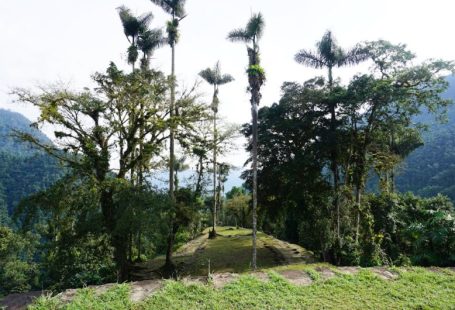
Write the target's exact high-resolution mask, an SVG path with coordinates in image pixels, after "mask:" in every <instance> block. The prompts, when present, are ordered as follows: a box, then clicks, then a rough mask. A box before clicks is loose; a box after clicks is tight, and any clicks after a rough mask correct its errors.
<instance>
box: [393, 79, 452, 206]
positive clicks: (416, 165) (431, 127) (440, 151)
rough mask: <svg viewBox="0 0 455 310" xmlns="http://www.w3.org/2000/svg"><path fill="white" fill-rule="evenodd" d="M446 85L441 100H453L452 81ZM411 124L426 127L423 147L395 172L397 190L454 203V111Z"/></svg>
mask: <svg viewBox="0 0 455 310" xmlns="http://www.w3.org/2000/svg"><path fill="white" fill-rule="evenodd" d="M447 81H448V82H449V84H450V86H449V89H448V90H447V92H446V93H445V94H444V95H443V96H444V97H447V98H450V99H452V100H454V99H455V78H454V77H449V78H448V79H447ZM425 112H426V111H425ZM415 120H416V122H420V123H422V124H425V125H426V126H427V127H428V128H427V130H426V131H425V132H424V133H423V135H422V136H423V143H424V144H423V146H421V147H419V148H417V149H416V150H415V151H414V152H412V153H411V154H410V155H409V156H408V157H407V158H406V159H405V160H404V162H403V164H402V165H401V167H399V168H398V169H397V178H396V186H397V189H398V190H399V191H401V192H407V191H411V192H413V193H415V194H416V195H419V196H423V197H431V196H435V195H437V194H438V193H441V194H443V195H446V196H448V197H449V198H450V199H451V200H452V201H455V184H454V180H455V135H454V134H455V107H453V106H452V107H450V108H449V109H448V113H447V119H443V120H438V119H435V117H434V116H433V115H431V114H430V113H428V112H426V113H423V114H421V115H419V116H417V117H416V118H415Z"/></svg>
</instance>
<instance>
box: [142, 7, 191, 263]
mask: <svg viewBox="0 0 455 310" xmlns="http://www.w3.org/2000/svg"><path fill="white" fill-rule="evenodd" d="M150 1H151V2H152V3H153V4H155V5H158V6H159V7H161V8H162V9H163V10H164V11H165V12H166V13H168V14H170V15H171V17H172V18H171V20H170V21H168V22H167V27H166V31H167V42H168V44H169V46H170V47H171V50H172V55H171V57H172V66H171V103H170V107H169V110H170V113H169V116H170V119H171V121H172V120H173V117H174V112H175V111H174V106H175V45H176V44H177V42H178V39H179V32H178V27H179V23H180V21H181V20H182V19H183V18H185V16H186V13H185V2H186V0H150ZM174 161H175V156H174V128H173V125H171V128H170V132H169V195H170V197H171V200H172V202H173V203H175V195H174V182H173V178H174ZM172 226H173V225H172V223H171V227H172ZM174 237H175V236H174V235H173V232H172V229H171V233H170V235H169V238H168V245H167V250H166V263H165V268H167V269H168V270H171V269H173V267H174V264H173V262H172V244H173V243H174V240H173V238H174Z"/></svg>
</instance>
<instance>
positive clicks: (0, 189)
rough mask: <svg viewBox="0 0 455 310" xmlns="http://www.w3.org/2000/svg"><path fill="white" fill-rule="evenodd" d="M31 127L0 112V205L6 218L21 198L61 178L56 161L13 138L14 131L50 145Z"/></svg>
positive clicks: (19, 117)
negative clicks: (4, 210)
mask: <svg viewBox="0 0 455 310" xmlns="http://www.w3.org/2000/svg"><path fill="white" fill-rule="evenodd" d="M30 125H31V122H30V121H29V120H27V119H26V118H25V117H23V116H22V115H21V114H19V113H14V112H10V111H6V110H1V109H0V197H1V198H0V200H2V201H3V204H2V203H0V204H1V205H2V207H6V208H7V211H8V214H9V215H12V213H14V208H15V206H17V204H18V203H19V201H20V200H21V199H22V198H25V197H27V196H29V195H31V194H33V193H35V192H38V191H40V190H42V189H45V188H47V187H49V186H50V185H52V184H53V183H55V181H56V180H57V179H58V178H59V176H60V175H62V169H61V167H60V166H59V164H58V162H57V160H55V159H54V158H52V157H50V156H49V155H48V154H46V153H44V152H42V151H39V150H38V149H36V148H34V147H33V146H31V145H29V144H27V143H23V142H21V141H20V140H19V139H18V138H14V132H15V131H22V132H28V133H29V134H31V135H33V136H34V137H36V138H37V139H39V140H40V141H41V142H42V143H51V141H50V140H49V139H48V138H47V137H46V136H45V135H44V134H42V133H41V132H40V131H39V130H37V129H34V128H32V127H30ZM5 213H6V212H5Z"/></svg>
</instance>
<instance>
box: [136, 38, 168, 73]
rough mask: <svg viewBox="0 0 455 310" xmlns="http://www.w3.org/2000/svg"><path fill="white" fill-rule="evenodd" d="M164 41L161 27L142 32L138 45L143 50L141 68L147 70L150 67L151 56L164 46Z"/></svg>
mask: <svg viewBox="0 0 455 310" xmlns="http://www.w3.org/2000/svg"><path fill="white" fill-rule="evenodd" d="M164 42H165V41H164V38H163V31H162V30H161V29H147V30H145V31H143V32H142V33H140V35H139V38H138V40H137V46H138V49H139V50H140V51H141V52H142V58H141V69H143V70H146V69H148V68H149V65H150V58H151V57H152V55H153V53H154V52H155V50H157V49H158V48H160V47H161V46H163V44H164Z"/></svg>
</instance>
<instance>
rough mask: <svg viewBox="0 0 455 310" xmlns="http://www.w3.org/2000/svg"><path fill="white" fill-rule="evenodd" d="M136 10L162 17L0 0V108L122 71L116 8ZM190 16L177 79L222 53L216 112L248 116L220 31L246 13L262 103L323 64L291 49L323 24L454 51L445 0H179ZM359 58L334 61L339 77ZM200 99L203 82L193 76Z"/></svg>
mask: <svg viewBox="0 0 455 310" xmlns="http://www.w3.org/2000/svg"><path fill="white" fill-rule="evenodd" d="M121 5H125V6H127V7H129V8H130V9H131V10H132V12H134V13H135V14H138V15H139V14H142V13H145V12H152V13H153V15H154V16H155V18H154V20H153V21H152V24H151V27H153V28H155V27H163V26H164V24H165V21H166V20H167V19H168V16H167V15H166V14H164V13H163V12H162V10H161V9H160V8H158V7H156V6H154V5H153V4H152V3H151V2H150V1H149V0H39V1H37V0H0V108H5V109H9V110H13V111H17V112H20V113H22V114H24V115H25V116H26V117H28V118H29V119H31V120H34V119H36V117H37V116H38V111H37V110H35V109H33V108H32V107H30V106H26V105H24V104H20V103H15V102H14V97H12V96H11V95H10V94H9V93H10V92H11V90H12V89H13V88H15V87H25V88H32V87H36V86H43V85H48V84H52V83H56V82H59V83H65V84H67V85H70V86H71V87H72V88H74V89H80V88H82V87H84V86H89V87H90V86H93V83H92V82H91V78H90V76H91V75H92V74H93V73H95V72H97V71H104V70H105V69H106V68H107V66H108V64H109V62H110V61H114V62H115V63H116V64H118V65H119V66H120V67H122V68H124V69H125V70H129V67H128V66H127V64H126V49H127V47H128V42H127V40H126V38H125V36H124V34H123V29H122V26H121V23H120V20H119V17H118V13H117V11H116V8H117V7H119V6H121ZM186 10H187V13H188V16H187V17H186V18H185V19H184V20H183V21H182V22H181V27H180V29H181V40H180V42H179V44H178V45H177V49H176V73H177V79H178V82H179V85H182V86H183V85H192V84H193V83H194V81H196V80H197V79H198V72H200V71H201V70H202V69H204V68H206V67H209V66H210V67H211V66H213V65H214V64H215V62H216V61H218V60H219V61H220V62H221V66H222V70H223V71H224V72H226V73H230V74H231V75H233V76H234V78H235V81H234V82H232V83H230V84H227V85H225V86H223V87H222V88H221V90H220V100H221V106H220V115H221V116H222V117H223V118H224V119H225V120H226V121H228V122H232V123H238V124H242V123H245V122H248V121H249V120H250V106H249V95H248V94H247V92H246V86H247V77H246V74H245V70H246V66H247V54H246V49H245V46H244V45H243V44H241V43H232V42H229V41H227V40H226V36H227V34H228V33H229V31H231V30H233V29H235V28H239V27H243V26H244V25H245V24H246V22H247V21H248V19H249V18H250V16H251V14H252V13H256V12H261V13H262V14H263V15H264V18H265V22H266V28H265V32H264V37H263V38H262V40H261V42H260V48H261V59H262V66H263V67H264V69H265V71H266V75H267V82H266V84H265V85H264V87H263V89H262V93H263V97H262V102H261V105H270V104H272V103H274V102H277V101H279V98H280V86H281V84H282V83H283V82H284V81H297V82H304V81H305V80H307V79H309V78H311V77H313V76H315V75H322V74H325V72H324V71H319V70H314V69H309V68H306V67H304V66H301V65H299V64H297V63H296V62H295V61H294V55H295V54H296V53H297V52H298V51H299V50H300V49H302V48H305V49H313V48H314V45H315V43H316V42H317V41H318V40H319V39H320V38H321V37H322V35H323V34H324V32H325V31H326V30H331V31H332V32H333V34H334V35H335V36H336V38H337V39H338V42H339V44H340V45H341V46H343V47H346V48H348V47H351V46H353V45H355V44H356V43H358V42H361V41H365V40H369V41H372V40H377V39H385V40H389V41H391V42H393V43H406V44H407V45H408V47H409V49H410V50H411V51H413V52H415V53H416V54H417V56H418V60H423V59H427V58H442V59H446V60H451V59H455V40H454V36H453V28H454V18H453V14H454V11H455V1H452V0H432V1H426V0H413V1H411V0H381V1H379V0H375V1H373V0H342V1H341V0H318V1H314V0H313V1H307V0H187V4H186ZM170 56H171V55H170V49H169V47H164V48H162V49H160V50H158V51H157V52H156V53H155V55H154V58H153V60H152V66H154V67H155V68H158V69H160V70H162V71H164V72H166V73H169V72H170ZM364 66H365V65H363V66H358V67H354V68H346V69H339V70H336V71H335V73H334V75H335V76H339V77H341V79H342V81H347V80H348V79H349V77H350V76H352V75H353V74H355V73H356V72H359V71H360V70H363V69H365V68H364ZM200 92H201V93H202V94H203V95H204V97H203V98H205V100H206V101H207V102H208V101H210V99H211V88H210V87H208V86H207V85H204V84H201V87H200ZM242 143H243V141H240V142H239V148H238V150H235V151H233V153H231V154H230V155H229V156H228V159H229V161H230V162H231V163H232V164H234V165H236V166H239V167H240V166H242V164H243V162H244V161H245V159H246V153H245V152H244V151H243V149H242Z"/></svg>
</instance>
